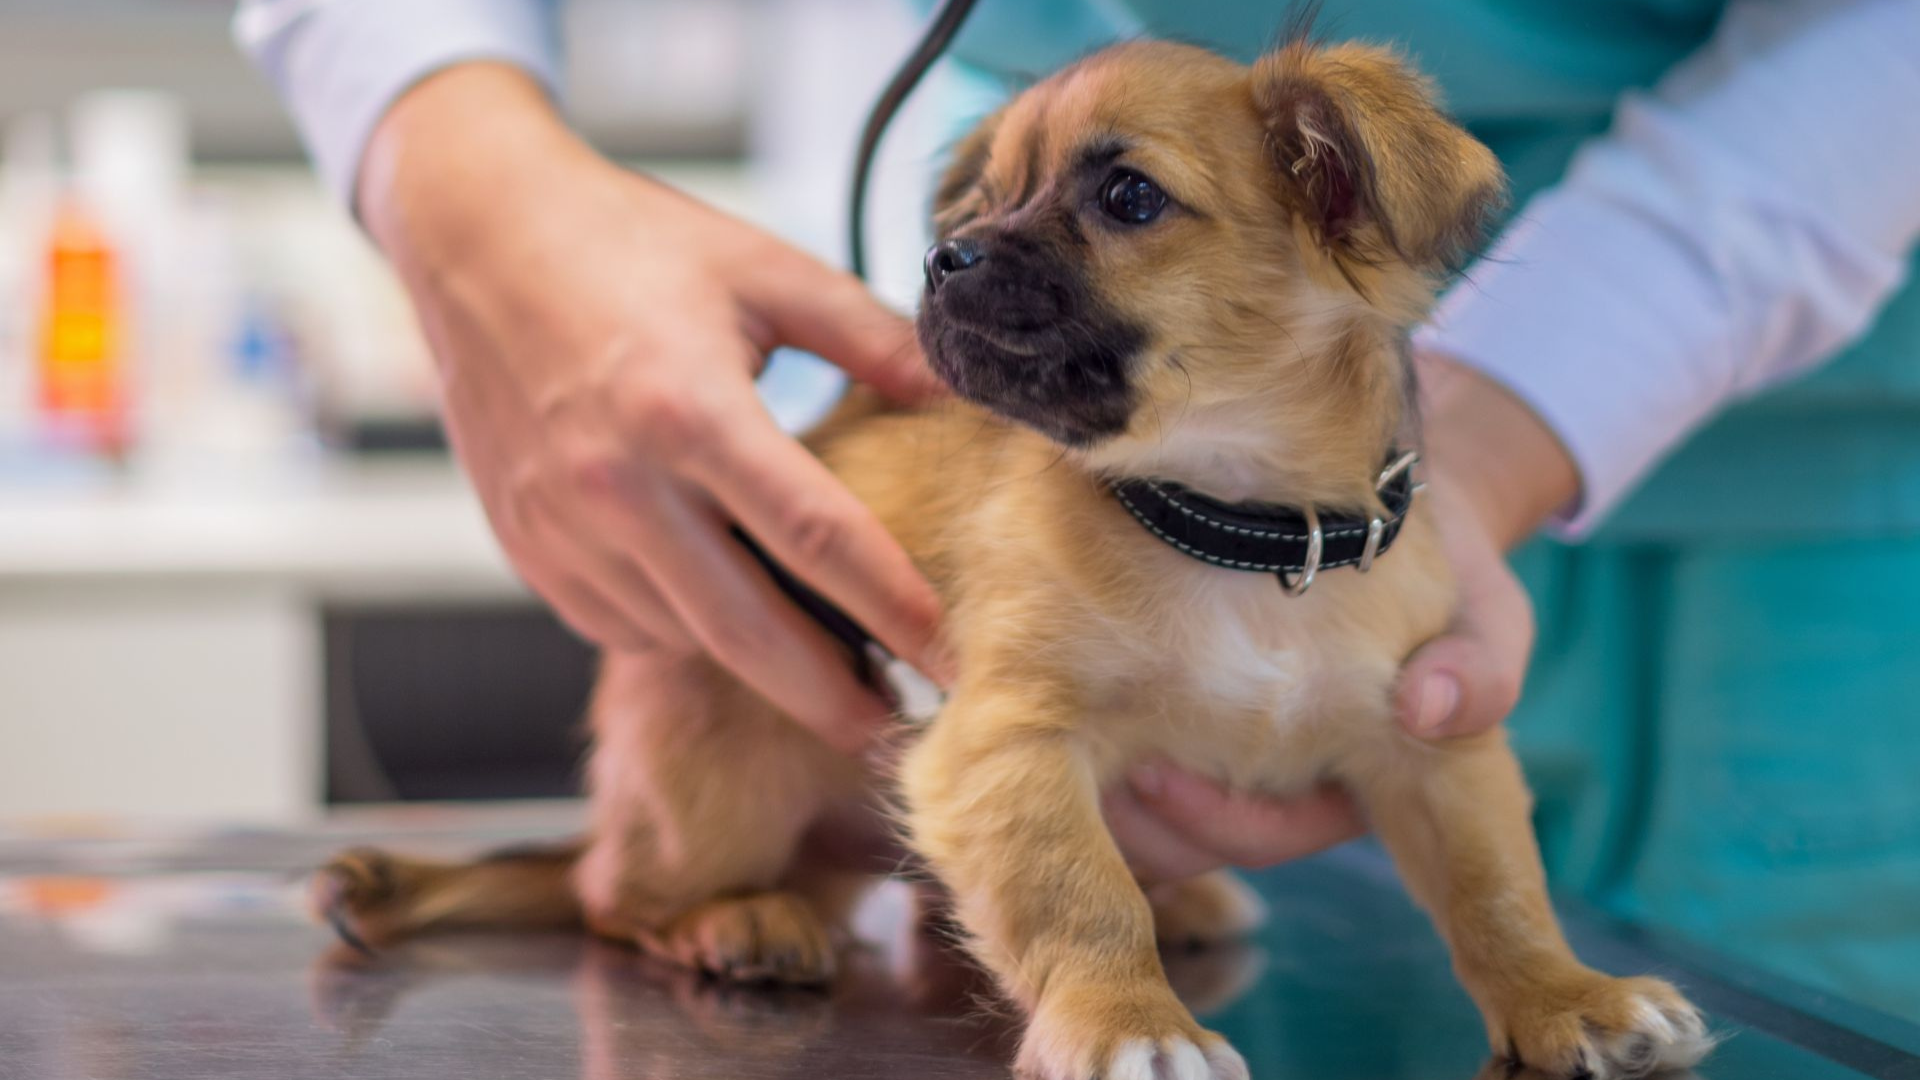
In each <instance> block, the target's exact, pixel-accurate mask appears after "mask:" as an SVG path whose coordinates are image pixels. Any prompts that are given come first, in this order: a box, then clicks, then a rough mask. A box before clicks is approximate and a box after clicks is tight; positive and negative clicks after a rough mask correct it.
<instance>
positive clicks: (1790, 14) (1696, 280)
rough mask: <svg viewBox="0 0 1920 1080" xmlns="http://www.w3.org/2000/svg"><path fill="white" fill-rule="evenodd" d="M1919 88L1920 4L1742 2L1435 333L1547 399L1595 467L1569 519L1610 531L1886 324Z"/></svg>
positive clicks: (1544, 406) (1512, 383)
mask: <svg viewBox="0 0 1920 1080" xmlns="http://www.w3.org/2000/svg"><path fill="white" fill-rule="evenodd" d="M1916 92H1920V7H1916V6H1915V5H1913V4H1911V3H1902V2H1895V0H1851V2H1845V3H1842V2H1838V0H1817V2H1816V0H1797V2H1778V3H1757V2H1753V0H1746V2H1741V3H1735V4H1733V5H1731V6H1730V7H1729V10H1728V13H1727V15H1726V17H1725V19H1724V20H1723V22H1722V25H1721V26H1720V28H1719V29H1718V31H1717V32H1716V34H1715V37H1714V40H1713V42H1712V43H1711V44H1709V45H1708V46H1707V47H1706V48H1704V49H1702V50H1701V52H1700V53H1699V54H1697V55H1696V56H1695V57H1693V58H1691V59H1690V60H1688V61H1687V62H1686V63H1684V64H1682V65H1681V66H1679V67H1678V68H1676V69H1675V70H1674V71H1673V72H1672V73H1670V74H1669V76H1668V77H1667V78H1666V79H1665V80H1663V81H1662V83H1661V85H1660V86H1659V88H1658V89H1657V90H1656V91H1655V92H1653V93H1652V94H1646V95H1638V94H1636V95H1631V96H1629V97H1628V98H1627V99H1626V100H1625V101H1624V102H1623V104H1622V106H1621V108H1620V111H1619V114H1618V116H1617V117H1616V121H1615V124H1614V128H1613V130H1612V131H1611V132H1609V133H1608V135H1607V136H1606V137H1604V138H1602V139H1598V140H1595V141H1594V142H1593V143H1591V144H1590V145H1589V146H1588V147H1587V148H1585V149H1584V150H1583V151H1582V153H1581V154H1580V155H1579V156H1578V157H1577V158H1576V159H1575V161H1574V164H1573V166H1572V168H1571V169H1570V171H1569V174H1568V176H1567V178H1566V179H1565V180H1564V181H1563V182H1562V183H1561V184H1560V185H1558V186H1557V187H1555V188H1553V189H1551V190H1549V191H1547V192H1544V193H1542V194H1541V195H1539V196H1537V197H1536V198H1535V199H1534V200H1533V201H1532V202H1531V203H1530V204H1529V205H1528V206H1527V207H1526V208H1525V210H1524V211H1523V212H1522V213H1521V215H1520V217H1519V219H1518V221H1517V223H1516V225H1515V226H1514V227H1513V228H1511V229H1509V230H1508V232H1507V234H1506V235H1505V236H1504V237H1502V239H1501V241H1500V243H1499V244H1498V245H1496V247H1495V249H1494V251H1493V252H1492V254H1491V256H1490V257H1489V258H1488V259H1487V260H1484V261H1483V262H1482V263H1481V264H1479V265H1478V266H1476V267H1475V268H1474V269H1473V270H1472V271H1471V272H1470V273H1469V275H1468V277H1469V280H1468V281H1467V282H1466V283H1464V284H1463V285H1462V286H1461V287H1460V288H1457V289H1455V290H1453V292H1452V293H1450V294H1449V296H1448V297H1447V298H1446V300H1445V301H1444V302H1443V303H1442V305H1441V308H1440V311H1439V312H1438V314H1437V315H1436V317H1435V320H1434V323H1433V325H1432V326H1430V327H1428V328H1426V329H1424V330H1423V331H1422V333H1421V334H1420V335H1418V336H1417V338H1416V341H1417V343H1418V344H1419V345H1420V346H1421V347H1422V348H1424V349H1426V350H1427V351H1430V352H1438V353H1445V354H1447V355H1451V356H1454V357H1457V358H1458V359H1459V360H1460V361H1462V362H1463V363H1465V364H1468V365H1471V366H1473V367H1475V368H1477V369H1479V370H1480V371H1482V372H1484V373H1485V374H1486V375H1487V376H1488V377H1490V378H1491V379H1493V380H1496V381H1497V382H1498V383H1499V384H1501V385H1503V386H1505V387H1506V388H1507V389H1508V390H1510V391H1511V392H1512V395H1513V397H1514V399H1515V403H1516V404H1518V403H1521V402H1524V403H1525V404H1524V405H1521V406H1520V407H1521V408H1522V409H1523V410H1526V411H1529V412H1531V413H1534V414H1537V415H1538V417H1539V418H1540V420H1541V421H1542V422H1544V423H1545V425H1547V427H1548V428H1549V429H1550V430H1551V431H1552V432H1553V433H1554V435H1555V436H1556V437H1557V441H1558V443H1559V444H1560V445H1561V446H1563V447H1564V448H1565V449H1566V452H1567V453H1568V454H1569V455H1570V457H1571V458H1572V460H1573V461H1574V462H1575V463H1576V464H1577V466H1578V472H1579V479H1580V492H1579V496H1578V498H1577V499H1575V500H1571V501H1569V502H1566V503H1563V504H1562V505H1560V506H1557V507H1555V508H1554V509H1555V512H1557V513H1559V514H1561V515H1562V516H1563V517H1565V518H1567V519H1568V521H1569V523H1568V524H1567V528H1569V529H1570V530H1571V531H1572V532H1575V533H1579V532H1583V531H1585V530H1586V529H1588V528H1591V527H1592V526H1593V525H1595V524H1596V523H1597V522H1598V521H1599V520H1600V519H1601V518H1602V517H1603V516H1604V515H1605V514H1606V512H1607V511H1609V510H1610V509H1611V508H1612V507H1613V506H1614V505H1616V504H1617V503H1618V502H1619V501H1620V500H1621V499H1622V498H1624V497H1625V495H1626V494H1627V492H1628V491H1630V489H1631V488H1632V486H1633V485H1634V484H1635V483H1636V482H1637V481H1638V480H1639V479H1640V478H1641V477H1642V476H1644V475H1645V474H1646V473H1647V472H1648V471H1649V470H1651V469H1652V468H1653V467H1654V466H1655V465H1656V464H1657V463H1658V462H1659V460H1660V459H1661V458H1662V457H1663V456H1665V454H1666V453H1667V452H1669V451H1670V450H1671V449H1672V448H1673V447H1674V446H1676V445H1677V444H1678V443H1679V442H1680V441H1681V440H1683V439H1684V438H1686V437H1687V435H1688V434H1690V433H1691V432H1692V431H1693V430H1694V429H1696V428H1697V427H1699V426H1700V425H1702V424H1704V423H1706V422H1707V421H1709V420H1710V419H1711V418H1712V417H1713V416H1714V415H1715V414H1716V413H1717V412H1719V411H1720V410H1721V409H1724V408H1726V407H1727V406H1728V405H1729V404H1731V403H1732V402H1733V401H1735V400H1737V399H1739V398H1741V397H1743V396H1746V395H1748V394H1751V393H1754V392H1756V391H1758V390H1760V389H1763V388H1765V387H1767V386H1770V385H1772V384H1774V383H1777V382H1779V381H1781V380H1783V379H1786V378H1789V377H1791V376H1793V375H1795V374H1798V373H1800V372H1803V371H1806V370H1807V369H1809V368H1810V367H1812V366H1815V365H1817V364H1819V363H1821V362H1823V361H1825V360H1826V359H1828V358H1830V357H1831V356H1833V355H1835V354H1836V353H1837V352H1838V351H1839V350H1840V349H1841V348H1842V347H1843V346H1845V345H1846V344H1847V343H1848V342H1849V341H1851V340H1852V339H1854V338H1855V337H1857V336H1858V335H1859V334H1861V333H1862V332H1863V331H1864V330H1865V329H1866V328H1867V327H1868V326H1869V325H1870V324H1871V322H1872V319H1873V317H1874V315H1875V313H1876V311H1877V309H1878V308H1879V306H1880V305H1881V303H1882V302H1883V301H1884V300H1885V299H1886V298H1887V297H1888V296H1890V295H1891V294H1892V292H1893V290H1894V289H1895V288H1896V287H1897V286H1898V284H1899V282H1900V280H1901V276H1902V273H1903V271H1904V268H1905V265H1906V255H1907V253H1908V252H1909V251H1910V250H1911V246H1912V244H1913V243H1914V241H1915V238H1916V236H1917V235H1920V184H1916V182H1915V178H1916V177H1920V149H1916V148H1920V119H1917V118H1916V114H1914V112H1913V111H1912V110H1910V109H1902V108H1901V107H1900V106H1899V103H1900V102H1902V101H1906V100H1910V99H1911V98H1912V97H1913V95H1914V93H1916ZM1441 426H1442V427H1443V428H1444V427H1445V422H1444V421H1442V422H1441ZM1496 445H1498V444H1496ZM1502 454H1503V455H1504V456H1508V457H1520V456H1521V450H1520V449H1519V448H1517V447H1511V448H1502Z"/></svg>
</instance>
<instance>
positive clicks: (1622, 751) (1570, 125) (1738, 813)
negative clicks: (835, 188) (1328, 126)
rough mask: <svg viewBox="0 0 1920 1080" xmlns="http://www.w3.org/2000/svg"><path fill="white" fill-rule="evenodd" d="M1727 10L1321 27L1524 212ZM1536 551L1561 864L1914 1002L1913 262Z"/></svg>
mask: <svg viewBox="0 0 1920 1080" xmlns="http://www.w3.org/2000/svg"><path fill="white" fill-rule="evenodd" d="M1722 6H1723V5H1722V3H1721V2H1720V0H1554V2H1551V3H1547V2H1541V0H1329V2H1327V3H1325V4H1324V5H1323V7H1322V11H1321V14H1320V17H1319V19H1318V22H1317V24H1316V25H1317V27H1318V29H1319V32H1320V34H1321V36H1323V37H1327V38H1333V39H1345V38H1357V39H1364V40H1373V41H1381V42H1391V43H1395V44H1398V45H1399V46H1400V47H1402V48H1403V49H1405V50H1406V52H1407V53H1408V54H1409V55H1410V56H1411V57H1412V59H1413V60H1414V62H1415V63H1417V64H1418V65H1419V66H1420V67H1421V68H1422V69H1423V70H1425V71H1426V72H1427V73H1428V74H1430V75H1432V76H1433V77H1434V79H1435V80H1436V81H1437V82H1438V84H1439V85H1440V87H1441V90H1442V93H1443V94H1444V96H1445V98H1446V103H1447V106H1448V108H1449V109H1450V110H1451V111H1452V112H1453V113H1454V115H1455V116H1457V117H1458V118H1459V119H1460V120H1461V121H1462V122H1463V123H1464V124H1466V125H1467V126H1468V127H1469V128H1470V129H1471V130H1472V131H1473V132H1474V133H1475V134H1476V135H1477V136H1479V137H1480V138H1481V139H1482V140H1484V141H1485V142H1486V143H1487V145H1488V146H1490V147H1492V148H1493V150H1494V151H1495V152H1496V153H1497V154H1499V156H1500V158H1501V160H1502V161H1503V162H1504V163H1505V165H1506V167H1507V170H1508V172H1509V175H1510V177H1511V180H1512V184H1513V190H1514V195H1515V198H1514V203H1513V205H1514V206H1515V207H1520V206H1522V205H1523V204H1524V202H1525V200H1526V198H1527V196H1528V195H1530V194H1532V193H1533V192H1535V191H1537V190H1539V189H1540V188H1542V187H1545V186H1547V185H1549V184H1551V183H1553V182H1554V181H1555V180H1556V179H1557V178H1558V177H1559V176H1560V175H1561V174H1562V173H1563V172H1564V170H1565V168H1566V166H1567V163H1568V161H1569V159H1570V158H1571V156H1572V155H1573V152H1574V150H1575V148H1576V147H1577V146H1578V145H1579V144H1580V143H1581V142H1582V141H1583V140H1585V139H1587V138H1589V137H1592V136H1594V135H1597V134H1599V133H1601V132H1603V131H1605V130H1606V127H1607V123H1608V120H1609V118H1610V116H1611V113H1612V111H1613V108H1614V105H1615V103H1616V102H1617V100H1618V99H1619V97H1620V96H1621V95H1622V94H1623V93H1626V92H1628V91H1631V90H1634V89H1637V88H1644V87H1648V86H1650V85H1652V83H1653V82H1655V81H1656V80H1657V79H1658V78H1659V77H1660V75H1661V74H1662V73H1663V72H1665V71H1666V70H1667V69H1668V68H1670V67H1671V66H1673V65H1674V64H1675V63H1676V62H1678V61H1679V60H1681V59H1682V58H1684V57H1686V56H1687V55H1688V54H1689V53H1691V52H1693V51H1694V50H1695V49H1696V48H1698V47H1699V46H1700V45H1701V44H1702V43H1703V42H1705V40H1706V39H1707V37H1708V36H1709V35H1710V34H1711V32H1712V30H1713V26H1714V24H1715V21H1716V20H1717V18H1718V16H1719V14H1720V10H1721V8H1722ZM1286 11H1287V5H1283V4H1277V3H1271V2H1265V3H1255V2H1215V3H1195V2H1193V0H1130V2H1123V0H1079V2H1075V0H982V3H981V4H980V6H979V9H978V11H977V12H976V13H975V15H974V17H973V19H972V21H971V22H970V23H969V25H968V27H967V29H966V30H965V31H964V32H963V33H962V35H961V37H960V39H959V41H958V42H956V45H955V55H956V58H957V59H958V60H959V61H961V62H962V63H963V64H965V65H970V66H972V67H975V68H978V69H980V70H983V71H986V72H989V73H991V74H992V75H994V76H995V77H997V78H999V79H1000V80H1001V81H1002V82H1004V83H1007V84H1010V85H1014V84H1017V83H1019V82H1021V81H1024V80H1027V79H1031V78H1035V77H1038V76H1040V75H1043V74H1045V73H1046V72H1048V71H1051V70H1053V69H1054V68H1057V67H1059V66H1060V65H1061V64H1063V63H1065V62H1067V61H1069V60H1071V59H1072V58H1073V57H1075V56H1077V55H1080V54H1082V53H1085V52H1087V51H1090V50H1092V49H1094V48H1098V47H1099V46H1101V45H1103V44H1107V43H1109V42H1111V41H1113V40H1116V39H1118V38H1120V37H1124V36H1129V35H1134V34H1138V33H1142V32H1144V33H1146V34H1149V35H1151V36H1158V37H1170V38H1176V39H1179V40H1184V41H1191V42H1195V43H1198V44H1203V45H1207V46H1209V47H1211V48H1214V49H1216V50H1218V51H1220V52H1222V53H1225V54H1227V55H1230V56H1234V57H1236V58H1239V59H1242V60H1247V59H1251V58H1252V57H1254V56H1256V55H1258V54H1259V53H1260V52H1261V51H1262V50H1263V49H1265V48H1266V47H1267V46H1268V45H1270V44H1271V43H1272V42H1273V40H1274V38H1275V35H1276V33H1277V32H1278V31H1279V30H1280V28H1281V25H1282V24H1283V23H1284V21H1285V19H1286ZM1916 182H1920V178H1916ZM1515 563H1516V567H1517V569H1519V570H1520V572H1521V576H1522V578H1523V579H1524V580H1525V581H1526V582H1527V584H1528V586H1529V588H1530V590H1531V591H1532V594H1533V596H1534V599H1535V603H1536V605H1537V607H1538V613H1539V621H1540V641H1539V645H1538V649H1537V655H1536V657H1535V662H1534V667H1533V670H1532V672H1531V673H1530V675H1529V680H1528V685H1527V689H1526V693H1525V695H1524V698H1523V700H1522V702H1521V705H1520V708H1519V710H1518V711H1517V712H1516V714H1515V716H1514V718H1513V720H1512V722H1511V730H1512V731H1513V734H1514V740H1515V744H1516V746H1517V747H1518V748H1519V749H1520V751H1521V754H1522V757H1523V758H1524V760H1525V761H1526V764H1527V769H1528V775H1529V776H1530V778H1531V779H1532V782H1533V784H1534V787H1535V789H1536V793H1537V795H1538V810H1537V815H1536V816H1537V824H1538V826H1539V832H1540V837H1541V845H1542V849H1543V852H1544V854H1545V856H1546V859H1547V863H1548V867H1549V871H1550V873H1551V874H1552V875H1553V878H1554V880H1555V881H1556V883H1557V885H1558V887H1559V888H1561V889H1563V890H1567V891H1571V892H1577V893H1579V894H1580V895H1582V896H1584V897H1585V898H1586V899H1588V900H1589V901H1592V902H1595V903H1598V904H1600V905H1602V906H1604V907H1606V908H1608V909H1610V910H1612V911H1614V912H1616V913H1619V914H1622V915H1624V916H1627V917H1630V918H1634V919H1638V920H1642V921H1645V922H1649V923H1653V924H1657V925H1661V926H1664V927H1666V928H1669V929H1672V930H1677V931H1679V932H1681V933H1683V934H1685V935H1688V936H1691V937H1693V938H1694V939H1696V940H1700V941H1702V942H1704V943H1707V944H1709V945H1713V946H1716V947H1718V948H1720V949H1722V950H1723V951H1726V952H1728V953H1730V954H1732V955H1734V956H1736V957H1738V958H1740V959H1741V960H1743V961H1745V962H1748V963H1752V964H1756V965H1760V966H1763V967H1767V968H1771V969H1773V970H1775V971H1777V972H1780V973H1783V974H1786V975H1788V976H1790V977H1793V978H1796V979H1799V980H1800V981H1803V982H1806V983H1810V984H1812V985H1814V986H1816V987H1819V988H1823V989H1826V990H1829V991H1832V992H1835V993H1839V994H1841V995H1844V996H1847V997H1850V998H1853V999H1855V1000H1857V1001H1860V1002H1863V1003H1867V1004H1870V1005H1875V1006H1878V1007H1880V1008H1883V1009H1886V1010H1888V1011H1890V1012H1894V1013H1896V1014H1901V1015H1905V1016H1907V1017H1909V1018H1920V704H1916V703H1920V274H1913V275H1910V277H1909V284H1908V286H1907V287H1906V288H1905V290H1904V291H1902V292H1900V293H1899V294H1897V295H1896V296H1895V297H1894V298H1893V300H1892V301H1891V302H1890V303H1889V304H1888V306H1887V307H1886V308H1885V309H1884V311H1883V312H1882V314H1881V316H1880V318H1879V320H1878V322H1877V323H1876V324H1875V326H1874V328H1873V330H1872V331H1871V332H1870V333H1869V334H1868V335H1867V336H1866V337H1865V338H1864V339H1863V340H1862V341H1860V342H1859V343H1857V344H1856V345H1855V346H1853V347H1852V348H1851V349H1849V350H1848V351H1847V352H1846V353H1845V354H1844V355H1843V356H1841V357H1839V358H1837V359H1836V360H1835V361H1834V362H1832V363H1831V364H1829V365H1827V366H1826V367H1825V368H1823V369H1822V370H1821V371H1819V372H1817V373H1815V374H1814V375H1812V376H1810V377H1808V378H1806V379H1803V380H1801V381H1799V382H1797V383H1794V384H1792V385H1789V386H1785V387H1781V388H1779V389H1777V390H1775V391H1773V392H1772V393H1769V394H1767V395H1765V396H1764V397H1762V398H1759V399H1756V400H1754V401H1751V402H1748V403H1746V404H1743V405H1740V406H1738V407H1735V408H1733V409H1731V410H1729V411H1728V412H1726V413H1725V414H1724V415H1723V416H1722V417H1721V418H1719V419H1718V420H1717V421H1716V422H1714V423H1713V424H1712V425H1711V426H1709V427H1708V428H1707V429H1706V430H1704V431H1702V432H1701V433H1699V434H1698V435H1697V436H1696V437H1695V438H1693V439H1692V440H1690V441H1689V442H1688V443H1687V444H1686V446H1684V447H1683V448H1682V449H1681V450H1680V451H1679V452H1678V453H1677V454H1676V455H1675V456H1674V457H1673V458H1672V459H1671V460H1669V461H1668V462H1667V463H1666V464H1665V465H1664V466H1663V467H1662V468H1661V469H1659V470H1658V471H1657V472H1656V474H1655V475H1654V476H1652V477H1651V478H1650V479H1649V480H1648V481H1647V483H1646V484H1645V485H1644V486H1643V487H1642V489H1641V490H1640V491H1639V492H1638V493H1637V494H1636V495H1635V496H1634V497H1632V498H1631V499H1629V500H1628V502H1627V503H1626V504H1625V505H1624V506H1623V507H1622V508H1621V509H1620V510H1619V511H1618V512H1616V513H1615V514H1614V516H1613V517H1612V518H1611V519H1610V520H1609V522H1608V524H1607V525H1606V526H1605V527H1604V528H1603V529H1602V530H1601V531H1600V533H1599V534H1598V535H1597V536H1596V537H1595V538H1594V539H1592V540H1591V541H1589V542H1587V543H1585V544H1583V545H1580V546H1578V547H1568V546H1561V545H1554V544H1549V543H1544V542H1542V543H1536V544H1535V545H1533V546H1532V547H1529V548H1528V549H1526V550H1524V551H1522V552H1521V553H1520V554H1519V555H1518V556H1517V557H1516V560H1515Z"/></svg>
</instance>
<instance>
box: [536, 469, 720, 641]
mask: <svg viewBox="0 0 1920 1080" xmlns="http://www.w3.org/2000/svg"><path fill="white" fill-rule="evenodd" d="M580 516H581V515H563V514H562V513H561V512H560V511H559V509H558V508H556V507H555V506H553V505H552V501H551V500H550V499H547V498H544V497H541V496H540V495H538V494H529V495H526V496H523V497H522V498H521V499H519V500H518V505H516V507H515V521H514V523H513V524H514V528H513V532H514V534H515V535H516V536H524V537H525V538H526V539H527V540H528V541H530V543H527V544H523V545H521V546H522V547H523V548H526V549H530V550H523V551H522V553H521V554H520V555H519V556H517V557H516V558H515V560H514V562H515V564H516V565H517V566H519V567H520V568H521V575H522V576H523V577H525V578H526V579H527V584H528V585H530V586H532V587H533V589H534V591H535V592H537V593H539V594H540V595H541V596H543V597H545V598H547V600H548V602H549V603H551V604H553V605H554V608H555V609H556V611H557V612H558V613H559V615H560V616H561V618H562V620H563V621H565V622H567V623H568V625H570V626H572V627H573V628H574V629H575V631H576V632H579V633H581V634H582V636H584V637H586V638H587V639H588V640H589V641H592V642H594V643H595V644H598V645H600V646H602V647H603V648H607V649H612V650H615V651H619V652H631V651H634V650H636V649H641V648H646V649H666V650H669V651H672V652H676V653H684V652H687V651H689V650H690V649H691V648H692V645H693V643H692V639H691V638H690V637H689V636H688V635H687V632H686V630H685V628H684V627H682V626H681V625H680V623H679V621H678V620H677V619H676V618H675V617H674V615H673V611H672V610H671V609H670V608H669V607H668V606H667V602H666V600H665V599H664V598H663V597H662V596H661V595H660V592H659V590H657V589H655V588H654V587H653V585H652V583H651V582H649V581H648V580H647V576H646V572H645V571H644V570H643V569H642V568H641V566H640V565H639V564H638V563H637V562H636V561H635V560H634V559H633V558H632V557H631V556H630V555H628V554H627V553H625V552H621V551H618V550H614V549H612V548H609V547H605V546H602V545H600V544H596V543H593V542H590V541H588V540H587V538H589V537H592V538H595V539H598V538H600V537H602V536H603V535H604V530H601V529H598V528H595V527H594V523H593V522H591V521H580V520H578V518H579V517H580ZM589 516H590V515H589ZM583 526H584V527H583Z"/></svg>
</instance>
